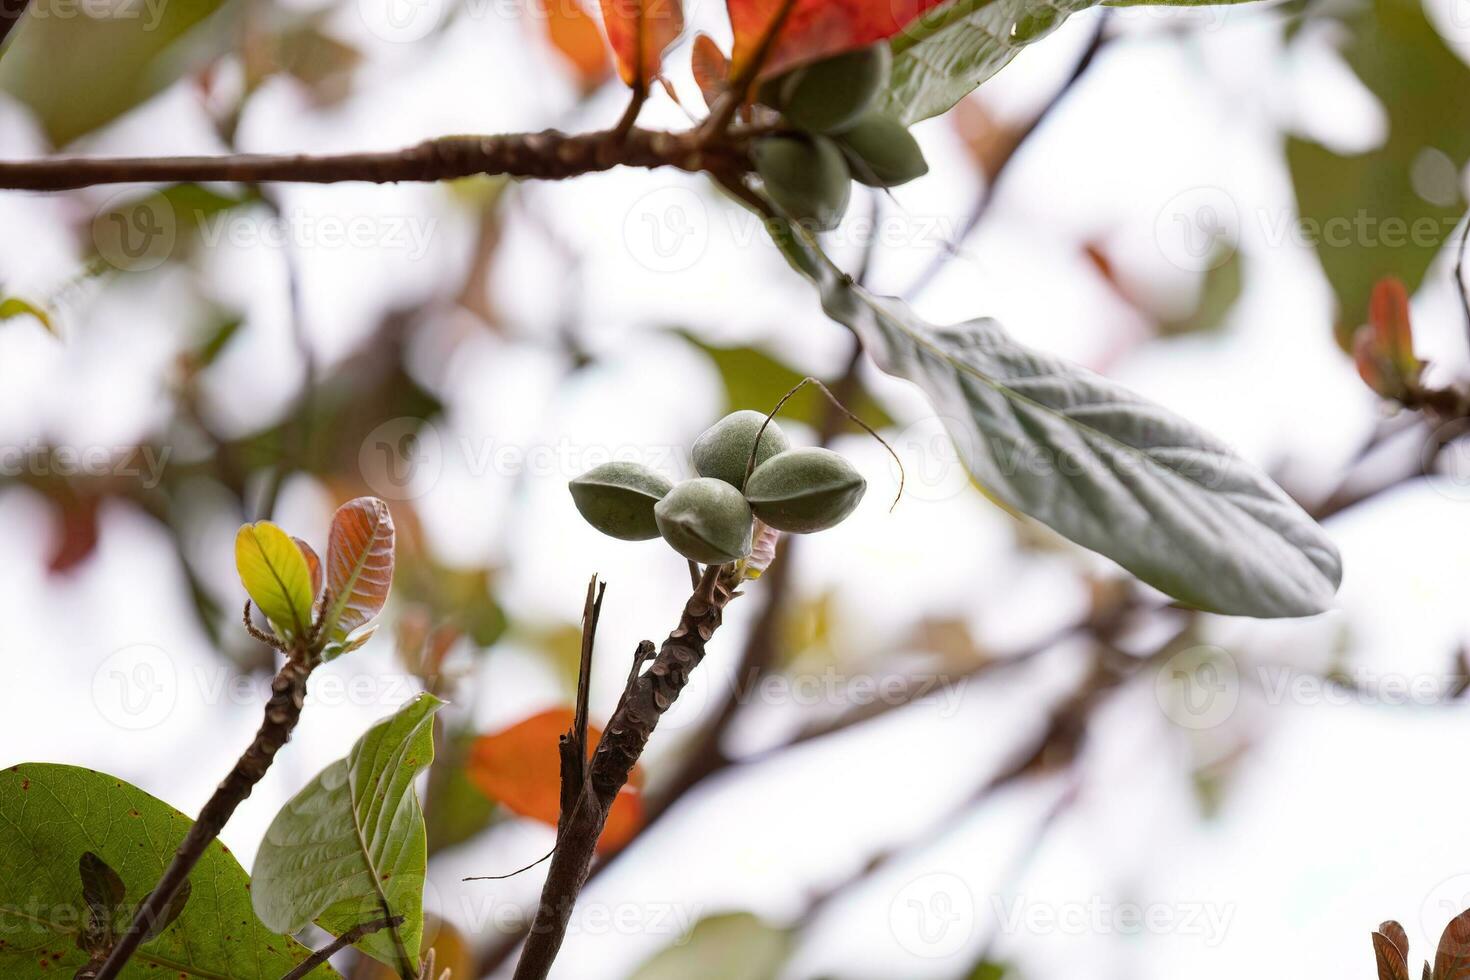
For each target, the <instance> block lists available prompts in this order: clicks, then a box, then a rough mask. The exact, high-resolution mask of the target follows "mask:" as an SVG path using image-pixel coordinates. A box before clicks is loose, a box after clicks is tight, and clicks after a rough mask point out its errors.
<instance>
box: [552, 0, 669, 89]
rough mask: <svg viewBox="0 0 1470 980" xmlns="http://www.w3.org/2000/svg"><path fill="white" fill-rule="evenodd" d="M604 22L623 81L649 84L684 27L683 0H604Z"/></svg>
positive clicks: (632, 83) (629, 84)
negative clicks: (666, 50)
mask: <svg viewBox="0 0 1470 980" xmlns="http://www.w3.org/2000/svg"><path fill="white" fill-rule="evenodd" d="M558 2H561V3H565V2H567V0H558ZM602 26H603V28H604V29H605V30H606V31H607V40H608V43H609V44H611V45H612V49H613V54H614V55H616V56H617V60H618V75H619V76H620V77H621V78H622V79H623V83H624V84H626V85H628V86H630V87H637V86H640V85H645V86H646V85H647V84H648V83H649V82H650V81H652V80H653V77H654V76H655V75H657V74H658V70H659V66H660V65H661V64H662V61H663V54H664V49H665V48H667V47H668V46H669V45H670V44H673V43H674V40H675V39H676V38H677V37H678V36H679V33H680V32H681V31H683V30H684V6H683V0H602Z"/></svg>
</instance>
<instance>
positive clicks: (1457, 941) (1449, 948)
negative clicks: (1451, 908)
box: [1434, 911, 1470, 980]
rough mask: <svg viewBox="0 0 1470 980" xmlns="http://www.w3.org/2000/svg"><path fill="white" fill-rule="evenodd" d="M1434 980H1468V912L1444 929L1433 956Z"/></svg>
mask: <svg viewBox="0 0 1470 980" xmlns="http://www.w3.org/2000/svg"><path fill="white" fill-rule="evenodd" d="M1434 980H1470V911H1465V912H1461V913H1460V914H1459V915H1457V916H1455V917H1454V918H1453V919H1451V920H1450V924H1449V925H1447V926H1445V927H1444V932H1443V934H1441V935H1440V937H1439V949H1438V950H1437V951H1436V952H1435V954H1434Z"/></svg>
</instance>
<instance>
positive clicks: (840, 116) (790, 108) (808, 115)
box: [774, 42, 893, 133]
mask: <svg viewBox="0 0 1470 980" xmlns="http://www.w3.org/2000/svg"><path fill="white" fill-rule="evenodd" d="M892 69H893V52H892V51H891V50H890V49H889V47H888V44H887V43H886V42H880V43H878V44H874V45H872V46H870V47H866V48H861V49H859V50H857V51H848V52H846V53H844V54H839V55H836V56H835V57H832V58H827V59H825V60H823V61H817V62H814V63H812V64H810V65H803V66H802V67H800V68H797V69H794V70H792V71H790V72H788V73H787V74H786V75H784V76H783V77H782V78H781V79H780V80H779V83H778V86H777V88H776V90H775V93H774V94H775V99H776V108H778V109H780V110H781V114H782V115H784V116H785V117H786V119H787V121H789V122H790V123H791V124H792V125H793V126H795V127H796V128H797V129H803V130H806V131H807V132H812V133H837V132H841V131H842V130H844V129H846V128H847V127H848V126H851V125H852V124H853V123H855V122H857V121H858V118H859V117H861V116H862V114H863V113H865V112H867V111H868V109H869V108H870V107H871V106H872V104H873V101H874V100H875V99H876V98H877V97H878V93H879V92H882V91H883V89H885V88H887V86H888V76H889V75H890V74H891V72H892Z"/></svg>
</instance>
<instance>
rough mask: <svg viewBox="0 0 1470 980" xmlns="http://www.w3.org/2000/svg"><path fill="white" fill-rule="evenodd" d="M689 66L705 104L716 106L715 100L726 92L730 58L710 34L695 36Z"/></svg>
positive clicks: (710, 106)
mask: <svg viewBox="0 0 1470 980" xmlns="http://www.w3.org/2000/svg"><path fill="white" fill-rule="evenodd" d="M689 67H690V68H691V69H692V70H693V72H694V83H695V84H696V85H698V86H699V92H700V94H701V95H703V96H704V104H705V105H706V106H708V107H709V108H711V109H713V108H714V107H715V101H716V100H717V99H719V97H720V96H721V95H723V94H724V92H725V83H726V80H728V79H729V77H730V59H729V58H727V57H725V52H723V51H721V50H720V46H719V45H718V44H716V43H715V39H714V38H712V37H710V36H709V35H708V34H697V35H695V37H694V50H693V52H691V53H690V55H689Z"/></svg>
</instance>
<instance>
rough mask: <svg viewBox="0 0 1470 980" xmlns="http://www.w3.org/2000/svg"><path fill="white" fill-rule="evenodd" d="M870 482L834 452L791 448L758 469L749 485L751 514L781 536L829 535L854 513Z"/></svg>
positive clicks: (747, 491)
mask: <svg viewBox="0 0 1470 980" xmlns="http://www.w3.org/2000/svg"><path fill="white" fill-rule="evenodd" d="M867 488H868V483H867V481H866V480H864V479H863V477H862V474H861V473H859V472H858V471H857V470H855V469H853V466H852V464H851V463H849V462H848V461H847V460H845V459H843V458H842V457H841V456H839V455H837V454H836V453H834V452H832V451H831V450H830V449H793V450H791V451H790V452H786V453H782V454H781V455H779V456H776V457H774V458H773V459H771V461H770V462H768V463H765V464H764V465H762V466H759V467H757V468H756V471H755V472H754V473H752V474H750V480H749V481H747V482H746V484H745V498H746V499H747V500H748V501H750V507H751V510H753V511H755V515H756V516H757V517H759V518H760V519H761V520H762V521H764V522H765V523H767V524H769V525H771V527H774V528H775V529H776V530H778V531H790V532H792V533H793V534H810V533H812V532H813V531H825V530H826V529H827V528H829V527H832V526H834V525H836V524H839V523H841V522H842V520H843V518H845V517H847V515H848V514H851V513H852V510H853V508H854V507H856V506H857V505H858V501H859V500H862V499H863V492H864V491H865V490H867Z"/></svg>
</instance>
